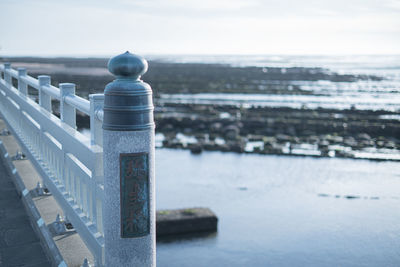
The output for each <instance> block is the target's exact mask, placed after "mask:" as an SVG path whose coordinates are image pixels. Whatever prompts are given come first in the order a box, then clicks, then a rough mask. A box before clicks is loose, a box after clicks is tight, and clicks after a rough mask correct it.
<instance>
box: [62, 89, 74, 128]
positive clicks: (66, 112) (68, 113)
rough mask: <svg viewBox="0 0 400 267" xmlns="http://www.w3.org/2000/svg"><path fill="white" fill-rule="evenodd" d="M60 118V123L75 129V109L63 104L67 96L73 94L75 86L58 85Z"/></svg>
mask: <svg viewBox="0 0 400 267" xmlns="http://www.w3.org/2000/svg"><path fill="white" fill-rule="evenodd" d="M60 94H61V95H60V117H61V121H63V122H65V123H66V124H68V125H69V126H71V127H72V128H74V129H75V128H76V109H75V108H74V107H73V106H71V105H69V104H68V103H66V102H65V97H66V96H67V95H74V94H75V84H73V83H60Z"/></svg>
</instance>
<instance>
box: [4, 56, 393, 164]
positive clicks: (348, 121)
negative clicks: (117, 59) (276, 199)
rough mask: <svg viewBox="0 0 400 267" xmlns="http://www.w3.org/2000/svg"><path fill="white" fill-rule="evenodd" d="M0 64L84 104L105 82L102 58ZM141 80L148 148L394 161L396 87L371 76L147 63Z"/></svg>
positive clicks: (84, 122)
mask: <svg viewBox="0 0 400 267" xmlns="http://www.w3.org/2000/svg"><path fill="white" fill-rule="evenodd" d="M3 60H4V61H9V62H11V63H12V65H13V66H14V67H26V68H27V69H28V73H29V75H31V76H34V77H36V76H38V75H42V74H46V75H51V77H52V84H53V85H55V86H58V84H59V83H63V82H72V83H75V84H76V87H77V94H78V95H80V96H82V97H85V98H88V95H89V94H92V93H101V92H102V91H103V90H104V87H105V85H106V84H107V83H109V82H111V81H112V80H113V79H114V78H113V76H112V75H111V74H110V73H109V72H108V70H107V69H106V65H107V59H105V58H28V57H18V58H3ZM377 73H378V72H377ZM142 79H143V80H144V81H145V82H147V83H149V84H150V85H151V86H152V88H153V94H154V102H155V107H156V108H155V120H156V132H157V141H158V142H157V146H158V147H167V148H179V149H190V150H191V151H192V153H201V152H202V151H203V150H211V151H214V150H216V151H231V152H237V153H259V154H278V155H295V156H313V157H350V158H367V159H375V160H400V141H399V136H400V120H399V118H400V107H399V104H398V103H397V104H396V101H395V100H396V97H398V96H399V90H400V89H399V84H397V83H396V81H394V80H393V79H391V78H390V77H389V78H388V77H386V76H385V75H381V74H380V73H378V74H374V73H371V72H370V73H368V74H365V73H351V72H348V73H346V72H344V73H343V72H338V71H334V70H331V69H327V68H322V67H298V66H295V67H276V66H274V67H268V66H263V67H260V66H241V67H240V66H231V65H229V64H208V63H174V62H165V61H149V70H148V71H147V73H146V74H145V75H144V76H143V77H142ZM30 95H31V97H32V98H37V91H35V90H33V89H31V90H30ZM54 109H55V110H56V112H57V109H58V106H57V103H54ZM77 124H78V128H79V129H85V128H88V127H89V118H88V117H86V116H82V114H78V118H77Z"/></svg>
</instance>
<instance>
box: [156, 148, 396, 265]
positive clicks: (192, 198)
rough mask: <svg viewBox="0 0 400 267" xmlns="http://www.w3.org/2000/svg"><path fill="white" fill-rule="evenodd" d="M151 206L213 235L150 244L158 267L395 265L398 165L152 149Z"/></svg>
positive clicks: (393, 163)
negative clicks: (190, 218) (202, 225)
mask: <svg viewBox="0 0 400 267" xmlns="http://www.w3.org/2000/svg"><path fill="white" fill-rule="evenodd" d="M156 184H157V185H156V194H157V209H174V208H190V207H208V208H210V209H212V210H213V211H214V212H215V213H216V215H217V216H218V218H219V222H218V232H217V233H214V234H213V233H210V234H205V235H200V236H193V237H191V236H184V237H181V238H179V237H178V238H175V239H174V238H172V239H169V240H166V241H165V240H164V241H162V242H158V243H157V264H158V266H399V265H400V223H399V221H400V209H399V206H400V193H399V192H400V190H399V189H400V164H399V163H396V162H374V161H368V160H354V159H338V158H309V157H290V156H285V157H282V156H273V155H252V154H235V153H221V152H204V153H202V154H201V155H192V154H190V152H189V151H184V150H170V149H158V150H157V152H156Z"/></svg>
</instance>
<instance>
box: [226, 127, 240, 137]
mask: <svg viewBox="0 0 400 267" xmlns="http://www.w3.org/2000/svg"><path fill="white" fill-rule="evenodd" d="M239 132H240V129H239V127H237V126H236V125H229V126H227V127H226V128H225V129H224V137H225V139H227V140H236V139H237V138H238V137H239Z"/></svg>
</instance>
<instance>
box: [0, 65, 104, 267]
mask: <svg viewBox="0 0 400 267" xmlns="http://www.w3.org/2000/svg"><path fill="white" fill-rule="evenodd" d="M1 74H3V75H4V77H1ZM13 78H14V79H16V80H17V81H18V88H16V87H14V86H13V83H12V79H13ZM28 86H30V87H31V88H34V89H36V90H38V95H39V104H38V103H36V102H35V101H34V100H32V99H31V98H29V92H28ZM0 93H1V94H0V107H1V109H0V113H2V114H3V118H4V121H5V122H6V124H7V126H8V128H9V129H10V131H11V132H12V133H13V134H14V136H15V137H16V139H17V140H18V141H19V143H20V145H21V147H22V148H23V150H24V151H25V153H26V154H27V156H28V157H29V158H30V159H31V161H32V163H33V165H34V166H35V168H36V169H37V171H38V172H39V174H40V175H41V176H42V178H43V180H44V182H45V184H46V185H47V186H48V187H49V189H50V191H51V192H52V194H53V196H54V198H55V199H56V200H57V202H58V203H59V205H60V206H61V208H62V209H63V211H64V214H66V215H67V216H68V219H69V220H70V221H71V223H72V224H73V225H74V227H75V229H76V230H77V232H78V233H79V235H80V236H81V238H82V239H83V241H84V242H85V243H86V245H87V246H88V248H89V249H90V250H91V251H92V253H93V256H94V258H95V260H96V266H103V264H104V236H103V229H102V205H103V199H104V186H103V182H104V181H103V165H102V164H103V163H102V162H103V161H102V159H103V148H102V127H101V125H102V121H103V114H104V112H103V108H102V107H103V101H102V100H103V99H104V95H103V94H92V95H89V98H90V100H87V99H84V98H82V97H79V96H77V95H76V94H75V85H74V84H65V83H64V84H60V87H59V88H58V87H55V86H53V85H51V84H50V76H45V75H41V76H39V77H38V79H35V78H33V77H31V76H29V75H27V74H26V69H25V68H19V69H18V71H17V70H14V69H12V68H11V65H10V64H7V65H0ZM53 99H54V100H58V101H59V102H60V118H58V117H57V116H55V115H54V114H52V113H53V111H52V104H51V101H52V100H53ZM76 110H79V111H81V112H83V113H84V114H87V115H89V117H90V132H91V135H90V139H88V138H87V137H85V136H84V135H82V134H81V133H79V132H78V131H77V130H76Z"/></svg>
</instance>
